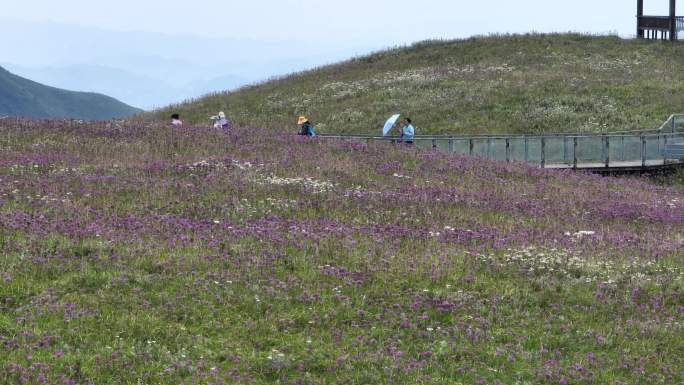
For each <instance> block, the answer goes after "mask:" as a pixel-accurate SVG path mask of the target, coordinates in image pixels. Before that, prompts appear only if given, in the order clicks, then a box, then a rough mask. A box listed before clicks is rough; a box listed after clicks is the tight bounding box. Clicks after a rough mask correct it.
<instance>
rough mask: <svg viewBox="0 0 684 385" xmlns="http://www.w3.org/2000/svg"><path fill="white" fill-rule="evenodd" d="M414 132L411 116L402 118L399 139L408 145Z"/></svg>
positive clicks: (410, 143)
mask: <svg viewBox="0 0 684 385" xmlns="http://www.w3.org/2000/svg"><path fill="white" fill-rule="evenodd" d="M415 134H416V129H415V127H413V124H412V122H411V118H406V119H404V124H403V126H402V127H401V140H402V141H403V142H404V143H406V144H408V145H409V146H410V145H412V144H413V137H414V136H415Z"/></svg>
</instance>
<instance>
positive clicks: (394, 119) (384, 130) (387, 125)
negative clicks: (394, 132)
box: [382, 114, 399, 136]
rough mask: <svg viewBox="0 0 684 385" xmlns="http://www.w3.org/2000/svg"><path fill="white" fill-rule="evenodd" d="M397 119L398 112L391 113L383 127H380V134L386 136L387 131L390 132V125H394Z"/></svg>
mask: <svg viewBox="0 0 684 385" xmlns="http://www.w3.org/2000/svg"><path fill="white" fill-rule="evenodd" d="M398 119H399V114H395V115H392V117H391V118H389V119H387V122H385V127H384V128H383V129H382V136H387V133H388V132H390V130H391V129H392V127H394V123H396V122H397V120H398Z"/></svg>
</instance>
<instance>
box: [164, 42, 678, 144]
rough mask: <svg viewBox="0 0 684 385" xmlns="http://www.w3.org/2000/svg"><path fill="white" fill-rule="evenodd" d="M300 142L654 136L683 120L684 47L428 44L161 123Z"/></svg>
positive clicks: (222, 99) (208, 102) (198, 104)
mask: <svg viewBox="0 0 684 385" xmlns="http://www.w3.org/2000/svg"><path fill="white" fill-rule="evenodd" d="M219 110H225V111H226V112H227V113H228V114H229V115H230V116H231V117H232V118H233V119H234V120H235V121H236V123H238V124H241V125H252V126H259V127H269V128H280V129H282V128H287V129H290V130H294V123H295V122H296V116H297V115H299V114H306V115H308V116H310V117H311V119H312V120H313V121H314V122H315V123H316V124H317V128H318V130H319V131H322V132H328V133H331V132H336V133H337V132H339V133H378V132H379V131H380V127H381V125H382V123H383V122H384V120H385V119H386V118H387V117H388V116H389V115H390V114H391V113H394V112H400V113H403V114H405V115H410V116H411V117H412V118H413V120H414V122H415V123H416V126H417V127H418V130H419V133H484V132H525V133H530V132H549V131H553V132H555V131H584V132H597V131H604V130H621V129H638V128H652V127H654V126H657V125H658V124H659V123H661V122H663V121H664V120H665V119H667V117H668V116H669V114H671V113H673V112H682V111H683V110H684V45H682V44H672V43H669V42H667V43H663V42H647V41H636V40H623V39H620V38H617V37H612V36H603V37H596V36H584V35H573V34H567V35H524V36H522V35H519V36H496V37H480V38H472V39H468V40H458V41H428V42H422V43H418V44H415V45H413V46H410V47H405V48H399V49H394V50H388V51H385V52H378V53H375V54H372V55H370V56H366V57H361V58H356V59H353V60H350V61H347V62H344V63H341V64H337V65H331V66H327V67H323V68H319V69H316V70H312V71H308V72H305V73H300V74H294V75H291V76H288V77H284V78H281V79H276V80H272V81H268V82H265V83H263V84H259V85H255V86H251V87H246V88H243V89H241V90H238V91H235V92H230V93H221V94H215V95H209V96H207V97H205V98H202V99H198V100H194V101H188V102H186V103H183V104H181V105H177V106H172V107H168V108H165V109H162V110H160V111H157V112H155V115H153V116H154V117H155V118H166V116H167V115H169V114H170V113H171V112H172V111H173V112H176V111H177V112H179V113H181V114H182V115H183V116H184V118H185V119H186V120H187V121H190V122H194V123H204V122H207V117H208V116H209V115H211V114H215V113H216V111H219Z"/></svg>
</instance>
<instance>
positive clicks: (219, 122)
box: [210, 111, 233, 129]
mask: <svg viewBox="0 0 684 385" xmlns="http://www.w3.org/2000/svg"><path fill="white" fill-rule="evenodd" d="M210 119H211V120H213V121H214V128H226V129H230V128H232V127H233V125H232V123H231V122H230V120H228V118H226V114H225V113H224V112H223V111H221V112H219V113H218V115H216V116H212V117H211V118H210Z"/></svg>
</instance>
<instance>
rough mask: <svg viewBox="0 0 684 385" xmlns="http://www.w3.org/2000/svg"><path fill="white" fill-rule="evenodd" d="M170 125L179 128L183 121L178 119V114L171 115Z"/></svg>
mask: <svg viewBox="0 0 684 385" xmlns="http://www.w3.org/2000/svg"><path fill="white" fill-rule="evenodd" d="M171 124H172V125H174V126H176V127H180V126H182V125H183V121H182V120H181V119H180V115H178V114H173V115H171Z"/></svg>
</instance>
